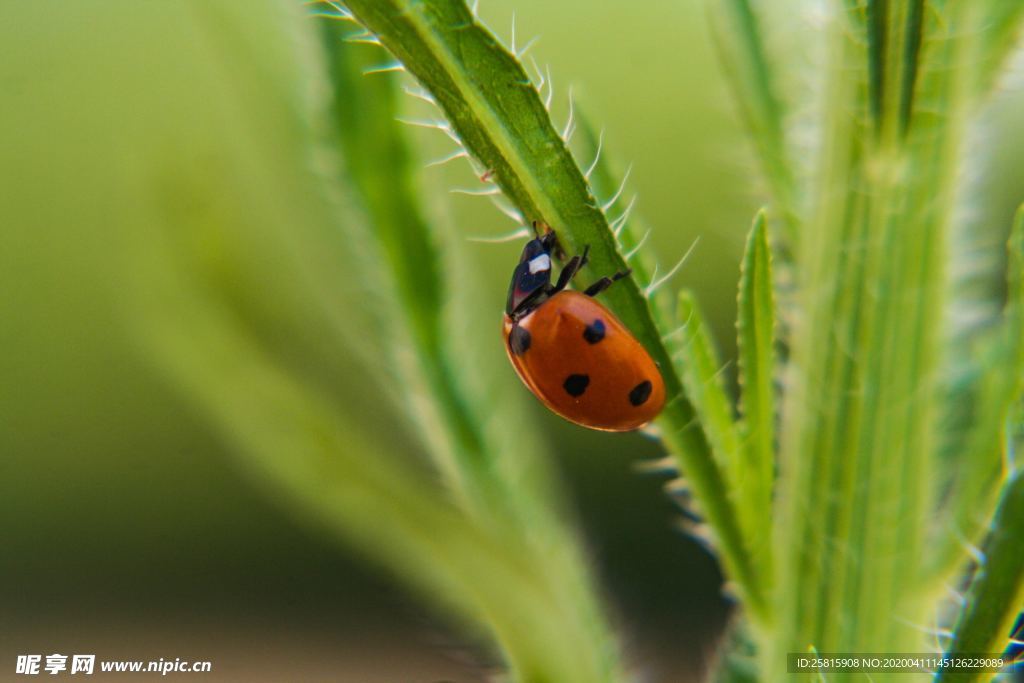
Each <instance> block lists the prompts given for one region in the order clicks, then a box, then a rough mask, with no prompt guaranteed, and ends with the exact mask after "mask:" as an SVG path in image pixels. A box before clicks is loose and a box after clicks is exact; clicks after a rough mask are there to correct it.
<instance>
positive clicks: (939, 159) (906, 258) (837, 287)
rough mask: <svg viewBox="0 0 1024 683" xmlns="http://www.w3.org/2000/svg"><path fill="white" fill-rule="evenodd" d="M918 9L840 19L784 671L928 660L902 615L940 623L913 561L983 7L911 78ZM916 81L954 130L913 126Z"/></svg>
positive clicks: (784, 594) (955, 15) (817, 233)
mask: <svg viewBox="0 0 1024 683" xmlns="http://www.w3.org/2000/svg"><path fill="white" fill-rule="evenodd" d="M908 9H909V5H907V4H906V3H882V2H878V3H869V7H868V12H867V14H866V15H862V14H860V13H859V11H856V10H851V11H850V13H848V14H847V15H845V16H837V17H834V18H833V24H832V26H833V28H832V30H833V31H834V33H833V36H834V39H835V40H834V43H833V44H834V46H835V47H834V56H833V61H832V62H831V67H830V74H831V85H830V91H829V94H828V99H827V102H828V107H827V109H826V111H825V130H824V135H825V138H824V145H825V146H824V154H823V156H822V159H821V162H820V163H821V169H820V172H819V174H818V177H819V182H818V186H817V188H816V190H815V193H814V196H815V197H816V201H817V208H816V212H815V214H814V216H813V217H812V218H811V219H810V220H809V221H808V224H807V226H808V228H807V229H808V235H807V239H806V240H804V241H803V242H802V243H801V245H802V247H803V250H802V251H801V253H800V255H799V258H798V263H799V264H800V267H801V273H800V275H801V278H800V283H799V295H798V298H799V303H800V304H801V307H802V310H803V311H804V316H805V317H804V318H803V320H802V321H801V324H800V326H799V328H798V329H796V330H794V334H793V338H794V340H795V341H794V345H793V353H792V358H791V367H790V390H789V392H788V395H787V405H786V408H785V409H784V415H785V423H784V428H783V452H784V457H785V460H784V462H783V467H784V468H785V469H786V470H788V471H789V472H790V475H789V478H788V480H787V482H786V483H787V485H786V489H785V491H784V492H783V493H782V494H781V496H780V499H781V500H782V501H783V506H782V514H781V515H780V517H779V520H778V523H777V525H776V534H777V536H776V539H777V543H779V545H780V546H781V547H783V548H786V549H787V550H788V553H789V555H788V557H786V558H785V559H784V562H783V568H782V569H781V570H780V581H781V585H780V587H779V591H778V594H777V596H778V599H779V600H780V603H779V604H777V606H776V610H777V612H778V613H779V614H786V615H787V618H786V620H785V623H784V624H783V626H782V628H781V629H780V631H779V633H778V637H779V639H780V641H781V642H779V643H777V644H776V653H777V654H776V655H775V659H774V661H772V662H771V663H770V664H769V666H771V667H772V670H773V671H778V670H779V667H780V666H784V664H781V660H780V659H779V656H781V655H782V654H784V652H787V651H801V650H803V649H804V648H806V647H808V646H809V645H810V646H813V647H815V648H817V649H818V650H819V651H829V652H871V651H887V652H894V651H901V649H905V651H913V650H914V645H915V643H916V642H917V637H918V634H917V633H916V632H914V631H913V629H911V628H909V627H907V626H906V625H905V623H903V622H907V621H909V622H911V623H921V622H922V621H926V620H927V618H926V616H925V614H924V611H925V610H926V609H927V608H928V599H929V595H928V594H927V591H926V590H925V589H923V588H922V586H920V585H919V584H918V579H917V577H916V576H915V575H914V573H913V572H907V571H906V566H908V565H910V566H913V565H914V564H915V563H916V562H917V561H918V560H919V558H920V557H921V553H922V551H923V539H924V537H925V535H926V533H927V526H926V520H927V510H928V509H929V507H930V499H929V495H930V493H929V492H930V486H929V480H928V478H927V477H926V476H924V475H923V474H922V473H925V472H927V471H928V470H929V468H930V461H929V457H930V454H931V453H932V452H933V435H932V431H931V430H932V428H933V424H934V415H936V414H937V412H938V410H937V408H938V405H937V404H938V401H937V398H936V396H937V393H938V392H937V387H936V386H935V385H934V381H935V380H934V378H935V377H936V375H937V369H938V363H939V358H940V354H939V350H940V348H941V346H942V342H943V337H942V334H941V329H942V326H941V325H940V321H941V313H942V310H943V308H944V306H945V303H946V298H947V292H946V286H945V282H946V274H945V262H946V257H947V253H946V249H947V246H946V235H947V234H948V231H949V226H950V220H951V219H950V216H951V214H952V207H953V198H954V193H955V183H954V173H955V169H956V168H957V165H958V162H959V156H958V153H959V144H960V141H961V140H962V136H963V130H964V125H965V111H966V109H967V107H968V104H969V102H970V100H969V97H968V95H967V93H966V89H965V87H964V81H963V79H964V76H965V73H966V70H965V69H964V68H962V65H963V64H965V63H969V61H970V59H969V57H970V47H971V43H970V40H971V39H970V38H968V37H965V35H969V34H970V29H969V28H968V27H970V26H971V24H970V23H968V21H967V19H966V18H965V17H964V16H963V15H964V14H969V13H968V12H962V11H958V10H957V9H950V10H949V11H948V12H947V14H946V16H944V17H943V21H942V22H936V23H935V24H932V25H931V33H930V34H929V35H928V39H929V40H930V41H931V43H930V47H931V51H930V52H929V54H928V55H927V59H926V60H925V61H923V62H922V64H921V65H920V66H919V67H918V69H908V68H907V65H906V63H905V61H904V59H905V55H906V54H908V52H912V50H909V49H908V48H906V47H905V45H906V44H907V42H908V41H914V40H918V38H916V37H914V36H908V35H907V34H906V31H907V30H912V27H913V22H908V20H907V18H906V15H905V12H906V11H908ZM940 26H945V28H939V27H940ZM863 34H867V39H864V38H865V36H864V35H863ZM912 73H914V74H916V75H912ZM910 78H914V79H918V80H920V81H921V82H920V83H919V84H918V86H917V88H916V92H917V95H916V97H915V99H919V98H921V97H924V98H926V99H927V100H930V104H932V105H933V106H934V105H935V103H940V102H941V103H942V104H941V105H940V106H942V107H943V108H944V110H945V111H946V112H947V114H946V116H945V117H944V118H943V119H942V120H941V121H940V122H933V121H929V120H928V119H927V118H926V115H924V114H919V113H918V110H917V109H914V110H913V112H912V114H911V118H910V122H909V124H906V125H904V124H901V123H900V121H901V118H900V117H901V114H900V111H901V108H902V107H904V106H905V105H904V104H902V102H903V101H904V99H905V98H904V97H902V96H901V95H900V93H901V92H904V91H905V88H904V85H903V83H904V82H905V81H906V80H907V79H910ZM908 87H911V86H908ZM894 614H897V615H900V616H901V618H902V619H903V622H901V621H897V620H895V619H894V618H893V615H894ZM838 615H842V617H841V618H837V617H838Z"/></svg>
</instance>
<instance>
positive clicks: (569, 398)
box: [504, 226, 665, 432]
mask: <svg viewBox="0 0 1024 683" xmlns="http://www.w3.org/2000/svg"><path fill="white" fill-rule="evenodd" d="M534 227H535V228H536V226H534ZM555 248H556V239H555V234H554V233H553V232H550V231H548V232H546V233H545V234H544V235H539V236H538V237H537V238H536V239H533V240H530V241H529V242H528V243H527V244H526V247H524V248H523V254H522V256H521V257H520V259H519V265H517V266H516V269H515V271H514V272H513V273H512V283H511V284H510V286H509V290H508V304H507V305H506V307H505V325H504V330H505V349H506V351H507V352H508V357H509V360H511V361H512V365H513V366H514V367H515V369H516V372H517V373H518V374H519V378H520V379H522V380H523V383H524V384H526V386H527V387H528V388H529V389H530V391H532V392H533V393H534V395H536V396H537V398H539V399H540V400H541V402H542V403H544V405H546V406H547V407H548V408H550V409H551V410H552V411H554V412H555V413H556V414H558V415H561V416H562V417H564V418H565V419H567V420H569V421H570V422H575V423H576V424H578V425H582V426H584V427H589V428H590V429H599V430H603V431H609V432H625V431H630V430H632V429H637V428H638V427H642V426H643V425H645V424H646V423H648V422H650V421H651V420H652V419H654V418H655V417H656V416H657V415H658V413H659V412H661V408H662V406H663V405H664V403H665V383H664V381H663V380H662V379H661V373H660V372H659V371H658V366H657V365H656V364H655V362H654V360H653V359H652V358H651V356H650V354H648V353H647V350H646V349H644V347H643V346H642V345H641V344H640V342H638V341H637V340H636V338H635V337H634V336H633V335H632V334H630V332H629V330H628V329H626V327H625V325H623V324H622V323H621V322H620V321H619V319H618V318H616V317H615V316H614V315H612V312H611V311H609V310H608V309H607V308H605V307H604V306H602V305H601V304H600V303H598V302H597V301H596V300H595V299H594V297H595V296H597V295H598V294H599V293H601V292H603V291H604V290H605V289H607V288H608V287H610V286H611V284H612V283H613V282H615V281H616V280H618V279H620V278H623V277H625V276H627V275H628V274H629V271H626V272H622V273H616V274H615V275H613V276H611V277H603V278H601V279H600V280H598V281H597V282H595V283H594V284H592V285H591V286H590V287H588V288H587V289H585V290H584V291H583V292H582V293H580V292H574V291H570V290H567V289H566V287H567V286H568V285H569V283H570V282H571V281H572V279H573V277H574V276H575V275H576V273H577V272H579V270H580V268H582V267H583V266H584V265H586V263H587V249H584V251H583V255H582V256H573V257H572V258H571V259H570V260H569V262H568V263H567V264H566V265H565V267H564V268H563V269H562V272H561V274H560V275H559V276H558V282H557V283H556V284H554V285H552V284H551V265H552V257H551V254H552V251H553V250H554V249H555Z"/></svg>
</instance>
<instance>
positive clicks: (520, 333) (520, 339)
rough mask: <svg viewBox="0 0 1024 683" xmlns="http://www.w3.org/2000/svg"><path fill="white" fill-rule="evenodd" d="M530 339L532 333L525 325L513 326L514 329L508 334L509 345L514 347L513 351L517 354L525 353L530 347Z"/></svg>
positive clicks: (511, 347)
mask: <svg viewBox="0 0 1024 683" xmlns="http://www.w3.org/2000/svg"><path fill="white" fill-rule="evenodd" d="M530 341H531V339H530V333H529V332H528V331H527V330H526V328H525V327H521V326H520V325H513V326H512V331H511V332H510V333H509V335H508V347H509V348H510V349H512V353H514V354H515V355H517V356H521V355H523V354H524V353H526V351H527V350H528V349H529V348H530Z"/></svg>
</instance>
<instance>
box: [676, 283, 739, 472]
mask: <svg viewBox="0 0 1024 683" xmlns="http://www.w3.org/2000/svg"><path fill="white" fill-rule="evenodd" d="M678 317H679V320H680V322H681V323H682V325H683V327H682V332H681V336H682V349H683V350H684V352H685V360H684V359H682V358H681V359H680V362H679V363H678V367H679V368H680V372H681V374H682V377H683V384H684V386H685V388H686V395H687V396H689V397H690V400H691V401H692V402H693V405H694V408H696V409H697V416H698V417H699V418H700V422H701V425H703V427H704V432H705V433H706V434H707V435H708V440H709V441H710V442H711V447H712V450H713V451H714V454H715V458H716V460H718V462H719V464H720V466H721V467H722V468H723V469H724V470H725V471H727V472H728V473H729V475H730V479H731V480H732V483H734V484H735V483H736V478H737V476H740V477H741V476H742V475H741V473H740V471H741V469H742V462H741V461H740V457H741V456H740V438H739V432H738V430H737V428H736V423H735V421H734V419H733V413H732V404H731V402H730V401H729V397H728V396H727V395H726V393H725V387H724V385H723V383H722V368H723V365H722V363H721V361H720V360H719V358H718V352H717V351H716V349H715V347H714V343H713V342H712V341H711V337H710V336H709V335H708V332H707V328H706V325H705V323H704V316H703V315H702V314H701V312H700V308H699V307H698V306H697V302H696V300H695V299H694V298H693V294H691V293H690V292H689V291H682V292H680V293H679V309H678Z"/></svg>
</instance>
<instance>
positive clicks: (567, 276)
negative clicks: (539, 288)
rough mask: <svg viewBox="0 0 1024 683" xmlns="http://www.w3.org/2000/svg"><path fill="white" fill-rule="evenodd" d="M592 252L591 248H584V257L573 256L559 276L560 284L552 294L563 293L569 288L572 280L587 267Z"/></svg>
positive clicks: (554, 288)
mask: <svg viewBox="0 0 1024 683" xmlns="http://www.w3.org/2000/svg"><path fill="white" fill-rule="evenodd" d="M589 252H590V247H589V246H587V247H584V248H583V255H582V256H573V257H572V258H571V259H569V262H568V263H566V264H565V268H562V272H561V273H559V275H558V282H557V283H556V284H555V286H554V287H553V288H552V290H551V294H554V293H556V292H561V291H562V290H563V289H565V288H566V287H568V286H569V283H570V282H572V279H573V278H574V277H576V273H578V272H580V268H582V267H583V266H585V265H587V254H588V253H589Z"/></svg>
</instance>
